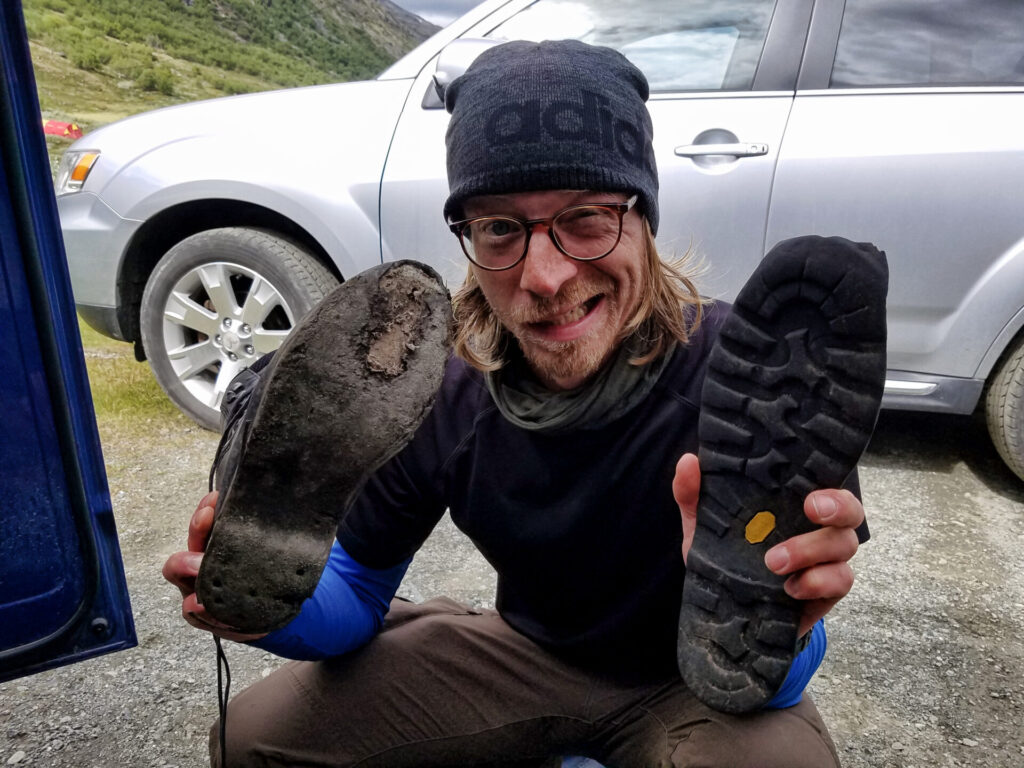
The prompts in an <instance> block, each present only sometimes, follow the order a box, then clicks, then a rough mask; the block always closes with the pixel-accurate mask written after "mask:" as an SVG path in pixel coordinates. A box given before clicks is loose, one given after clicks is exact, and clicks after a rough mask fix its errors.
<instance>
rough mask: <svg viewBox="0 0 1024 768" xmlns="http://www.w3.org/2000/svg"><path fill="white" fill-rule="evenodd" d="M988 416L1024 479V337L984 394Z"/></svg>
mask: <svg viewBox="0 0 1024 768" xmlns="http://www.w3.org/2000/svg"><path fill="white" fill-rule="evenodd" d="M985 417H986V420H987V421H988V432H989V434H990V435H991V436H992V442H993V443H995V445H996V450H997V451H999V455H1000V456H1002V457H1003V461H1005V462H1006V464H1007V465H1008V466H1009V467H1010V469H1012V470H1013V471H1014V472H1016V473H1017V476H1018V477H1020V478H1021V479H1024V339H1021V340H1018V341H1017V343H1016V346H1014V347H1013V348H1012V349H1011V350H1010V352H1009V353H1007V354H1006V355H1004V356H1003V359H1002V360H1001V361H1000V362H999V365H998V366H997V368H996V372H995V374H994V375H993V376H992V379H991V381H990V383H989V388H988V394H987V395H986V396H985Z"/></svg>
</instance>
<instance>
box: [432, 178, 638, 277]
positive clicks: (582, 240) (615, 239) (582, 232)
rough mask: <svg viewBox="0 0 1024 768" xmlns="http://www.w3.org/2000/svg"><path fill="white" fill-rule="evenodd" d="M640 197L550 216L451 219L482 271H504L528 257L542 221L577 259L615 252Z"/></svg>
mask: <svg viewBox="0 0 1024 768" xmlns="http://www.w3.org/2000/svg"><path fill="white" fill-rule="evenodd" d="M638 197H639V196H638V195H633V196H632V197H631V198H629V200H627V201H626V202H624V203H590V204H585V205H570V206H569V207H568V208H563V209H562V210H560V211H559V212H558V213H556V214H555V215H554V216H549V217H548V218H546V219H517V218H516V217H514V216H476V217H474V218H472V219H463V220H462V221H455V222H451V223H449V225H448V228H449V229H451V231H452V232H454V233H455V235H456V236H457V237H458V238H459V242H460V243H462V250H463V251H464V252H465V254H466V256H468V257H469V260H470V261H472V262H473V263H474V264H476V265H477V266H478V267H480V268H481V269H487V270H490V271H492V272H499V271H501V270H503V269H512V267H514V266H515V265H516V264H518V263H519V262H520V261H522V260H523V259H524V258H525V257H526V252H527V250H529V248H530V236H531V235H532V234H533V229H534V227H536V226H537V225H538V224H540V225H543V226H545V227H547V228H548V235H549V236H550V237H551V241H552V242H553V243H554V244H555V247H556V248H557V249H558V250H559V251H561V252H562V253H564V254H565V255H566V256H568V257H569V258H570V259H576V260H577V261H596V260H597V259H602V258H604V257H605V256H607V255H608V254H609V253H611V252H612V251H613V250H615V246H616V245H618V244H619V240H620V239H621V238H622V217H623V216H625V215H626V212H627V211H629V210H630V209H631V208H632V207H633V206H634V205H636V201H637V198H638Z"/></svg>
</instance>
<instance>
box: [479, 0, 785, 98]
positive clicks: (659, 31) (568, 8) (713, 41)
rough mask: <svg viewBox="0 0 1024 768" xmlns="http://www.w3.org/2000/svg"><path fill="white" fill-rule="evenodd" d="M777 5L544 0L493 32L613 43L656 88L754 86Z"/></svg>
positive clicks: (759, 0)
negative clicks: (762, 51) (769, 26)
mask: <svg viewBox="0 0 1024 768" xmlns="http://www.w3.org/2000/svg"><path fill="white" fill-rule="evenodd" d="M774 9H775V0H689V1H688V2H681V1H680V0H651V1H650V2H644V3H624V2H622V0H538V2H536V3H534V4H533V5H531V6H529V7H528V8H527V9H526V10H524V11H523V12H522V13H519V14H517V15H515V16H513V17H512V18H511V19H509V20H508V21H506V22H504V23H503V24H501V25H500V26H498V27H496V28H495V29H494V30H492V31H491V32H490V34H488V35H487V36H488V37H490V38H493V39H497V40H534V41H538V42H539V41H541V40H547V39H554V38H575V39H577V40H583V41H584V42H587V43H592V44H595V45H607V46H609V47H611V48H616V49H618V50H620V51H622V53H623V54H624V55H626V56H627V57H628V58H629V59H630V60H631V61H632V62H633V63H634V64H636V65H637V66H638V67H639V68H640V69H641V70H643V72H644V74H645V75H646V76H647V79H648V81H649V82H650V85H651V90H652V91H693V90H701V91H706V90H748V89H749V88H750V87H751V85H752V83H753V81H754V73H755V72H756V71H757V64H758V61H759V60H760V57H761V49H762V48H763V47H764V41H765V37H766V36H767V34H768V25H769V24H770V22H771V18H772V12H773V11H774ZM553 30H554V32H553Z"/></svg>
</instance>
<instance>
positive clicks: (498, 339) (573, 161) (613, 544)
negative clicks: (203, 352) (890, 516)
mask: <svg viewBox="0 0 1024 768" xmlns="http://www.w3.org/2000/svg"><path fill="white" fill-rule="evenodd" d="M646 98H647V84H646V81H645V80H644V78H643V75H642V74H641V73H640V72H639V71H638V70H637V69H636V68H635V67H633V66H632V65H631V64H630V63H629V62H628V61H627V60H626V59H625V58H624V57H622V56H621V55H619V54H617V53H615V52H613V51H611V50H609V49H604V48H593V47H590V46H586V45H583V44H581V43H575V42H549V43H541V44H531V43H509V44H505V45H502V46H499V47H496V48H494V49H491V50H489V51H487V52H485V53H484V54H482V55H481V56H480V57H479V59H478V60H477V61H476V62H475V63H474V64H473V65H472V66H471V67H470V68H469V70H468V71H467V73H466V75H464V76H463V77H462V78H459V79H458V80H456V81H455V82H454V83H453V84H452V85H451V86H450V87H449V89H448V92H447V94H446V105H447V107H448V109H449V111H450V112H451V113H452V120H451V125H450V127H449V131H448V135H447V139H446V141H447V147H448V171H449V184H450V189H451V194H450V196H449V198H448V200H447V202H446V204H445V215H446V216H447V218H448V220H449V222H451V223H452V228H453V231H454V232H455V233H456V234H457V235H458V236H459V238H460V241H461V243H462V246H463V250H464V252H465V253H466V255H467V257H468V258H469V259H470V262H471V264H470V267H469V274H468V277H467V281H466V284H465V285H464V286H463V288H462V289H461V290H460V291H459V293H458V295H457V296H456V297H455V314H456V320H457V323H458V337H457V340H456V351H457V353H458V357H457V358H455V359H453V360H452V361H451V362H450V364H449V365H448V369H447V372H446V374H445V380H444V383H443V384H442V386H441V390H440V392H439V393H438V396H437V401H436V403H435V405H434V407H433V409H432V411H431V412H430V414H429V415H428V416H427V419H426V421H425V422H424V423H423V425H422V426H421V427H420V428H419V430H418V431H417V433H416V435H415V436H414V437H413V439H412V442H411V443H410V444H409V445H408V446H407V447H406V448H405V449H404V450H403V451H402V452H401V453H400V454H398V455H397V456H395V457H394V458H393V459H392V460H391V461H389V462H387V463H386V464H385V465H384V466H382V467H381V468H380V470H379V471H377V472H376V473H375V474H374V475H373V476H372V477H371V478H370V480H369V482H368V483H367V485H366V487H365V489H364V490H363V492H362V493H361V494H359V496H358V498H356V500H355V502H354V504H353V506H352V508H351V509H350V510H349V511H348V512H347V514H346V515H345V518H344V520H343V521H342V523H341V525H340V526H339V529H338V540H337V542H336V543H335V545H334V550H333V551H332V553H331V558H330V561H329V563H328V566H327V569H326V570H325V572H324V575H323V577H322V579H321V583H320V585H319V586H318V587H317V591H316V593H315V594H314V596H313V598H312V599H311V600H310V601H308V602H307V603H306V604H305V605H304V606H303V609H302V611H301V613H300V614H299V616H298V617H297V618H296V619H295V620H294V621H292V622H291V623H290V624H289V625H288V626H286V627H284V628H283V629H281V630H278V631H276V632H273V633H271V634H270V635H267V636H265V637H253V636H247V635H241V634H239V633H237V632H233V631H232V630H231V629H230V628H229V627H225V626H223V625H220V624H219V623H218V622H216V621H215V620H214V619H212V617H210V616H209V615H208V614H207V613H206V611H205V610H204V609H203V607H202V606H201V605H199V604H198V603H197V602H196V599H195V595H194V589H195V577H196V574H197V572H198V568H199V563H200V561H201V557H202V556H201V554H200V553H201V552H202V550H203V547H204V543H205V540H206V536H207V534H208V532H209V529H210V526H211V523H212V517H213V504H214V501H215V496H213V495H211V496H207V497H206V498H205V499H204V500H203V501H202V502H201V503H200V506H199V508H198V509H197V511H196V513H195V515H194V516H193V519H192V523H191V526H190V530H189V552H187V553H185V552H183V553H178V554H176V555H174V556H172V557H171V558H170V559H169V560H168V563H167V565H166V566H165V569H164V570H165V575H166V576H167V578H168V579H169V580H171V581H172V582H173V583H175V584H176V585H178V586H179V587H180V588H181V591H182V594H183V596H184V604H183V612H184V614H185V617H186V619H187V620H188V621H189V623H191V624H193V625H194V626H197V627H199V628H202V629H206V630H210V631H213V632H214V633H215V634H217V635H219V636H221V637H225V638H228V639H236V640H241V641H250V642H254V643H255V644H256V645H258V646H260V647H263V648H267V649H270V650H274V651H275V652H278V653H280V654H282V655H285V656H289V657H291V658H297V659H308V660H306V661H298V662H295V663H293V664H289V665H286V666H285V667H284V668H282V669H281V670H278V671H277V672H275V673H274V674H272V675H271V676H269V677H268V678H267V679H265V680H263V681H261V682H259V683H257V684H256V685H254V686H252V687H251V688H249V689H248V690H246V691H245V692H243V693H242V694H240V695H239V696H237V697H235V699H234V700H233V701H232V702H231V705H230V706H229V708H228V720H227V722H228V727H227V736H226V741H227V744H226V747H227V749H226V755H227V761H228V764H229V765H231V766H232V768H234V766H243V765H261V766H266V765H281V766H284V765H324V766H327V765H331V766H335V765H360V766H371V765H379V766H419V765H441V766H448V765H494V766H499V765H509V766H512V765H515V766H548V765H551V766H556V765H558V764H559V759H558V758H559V756H563V755H571V754H580V755H587V756H590V757H593V758H594V759H596V760H599V761H600V762H601V763H603V764H604V765H607V766H644V767H649V766H670V765H677V766H688V765H694V766H696V765H714V766H729V767H730V768H731V767H733V766H754V765H756V766H761V767H762V768H765V767H766V766H785V768H796V767H797V766H808V767H809V768H810V767H811V766H813V767H814V768H821V766H827V765H837V764H838V759H837V757H836V753H835V749H834V747H833V745H832V742H831V740H830V738H829V736H828V733H827V730H826V728H825V726H824V724H823V723H822V722H821V719H820V717H819V716H818V713H817V711H816V710H815V708H814V705H813V704H812V703H811V701H810V700H809V699H808V698H807V697H806V696H801V692H802V689H803V686H804V685H805V684H806V681H807V679H809V677H810V675H811V674H812V673H813V671H814V667H816V665H817V662H818V661H819V660H820V657H821V654H822V653H823V651H824V638H823V635H822V632H820V631H816V632H814V633H813V635H812V637H814V638H816V639H815V640H814V642H813V643H812V644H811V646H812V647H810V648H808V650H807V651H804V652H803V653H802V654H801V655H800V656H799V657H798V658H797V660H796V662H794V665H793V671H792V672H791V674H790V678H792V679H789V678H787V681H786V686H784V688H787V686H788V688H787V690H785V691H783V692H780V694H779V695H777V696H776V698H775V699H773V700H772V701H769V702H767V705H766V706H765V707H763V708H762V709H760V710H758V711H756V712H753V713H750V714H746V715H729V714H723V713H720V712H718V711H715V710H713V709H711V708H709V707H707V706H706V705H704V704H702V703H701V702H700V701H699V700H698V699H696V698H695V697H694V695H693V694H692V693H691V692H690V690H689V689H688V688H687V686H686V685H685V684H684V682H683V681H682V680H681V679H680V676H679V672H678V670H677V668H676V659H675V648H676V636H677V632H678V618H679V603H680V596H681V592H682V585H683V580H684V555H685V554H686V553H687V550H688V548H689V546H690V545H691V543H692V540H693V531H694V527H695V524H696V522H695V521H696V512H697V506H698V497H699V489H700V469H699V467H698V463H697V459H696V457H695V456H694V455H693V452H694V451H695V450H696V449H697V445H698V438H697V417H698V409H699V403H700V391H701V384H702V381H703V377H704V371H705V367H706V358H707V355H708V352H709V350H710V349H711V348H712V344H713V341H714V338H715V335H716V332H717V329H718V328H719V326H720V325H721V323H722V319H723V315H724V314H725V313H724V311H723V310H722V309H721V308H720V307H715V306H711V307H705V306H704V305H703V303H702V301H701V300H700V299H699V297H698V295H697V294H696V291H695V290H694V288H693V286H692V284H691V283H690V282H689V281H688V280H687V279H686V278H685V277H683V276H682V275H681V274H680V273H679V272H678V271H676V270H674V269H673V268H671V267H669V266H666V265H664V264H663V263H662V262H661V261H660V259H659V258H658V255H657V252H656V250H655V248H654V242H653V234H654V233H655V232H656V231H657V225H658V218H659V211H658V201H657V176H656V171H655V168H654V161H653V152H652V148H651V134H652V131H651V123H650V118H649V115H648V114H647V111H646V107H645V105H644V101H645V100H646ZM446 508H448V509H450V511H451V515H452V518H453V520H454V522H455V523H456V525H458V526H459V527H460V528H461V529H462V530H463V531H464V532H465V533H466V534H467V535H468V536H469V537H470V538H471V539H472V540H473V541H474V543H475V544H476V545H477V546H478V547H479V549H480V550H481V551H482V553H483V554H484V556H485V557H486V558H487V559H488V560H489V561H490V563H491V564H492V565H494V567H495V568H496V570H497V572H498V578H499V583H498V596H497V608H498V610H497V611H496V612H495V611H476V610H472V609H468V608H465V607H463V606H459V605H457V604H455V603H453V602H451V601H449V600H445V599H438V600H432V601H428V602H426V603H424V604H422V605H415V604H410V603H403V602H402V601H394V602H390V601H391V598H392V597H393V595H394V593H395V590H396V589H397V587H398V584H399V582H400V580H401V578H402V575H403V574H404V572H405V569H406V567H407V566H408V564H409V561H410V560H411V558H412V556H413V554H414V553H415V552H416V550H417V549H418V548H419V546H420V545H421V544H422V543H423V541H424V540H425V539H426V537H427V536H428V535H429V533H430V531H431V529H432V528H433V526H434V525H435V524H436V522H437V521H438V520H439V519H440V517H441V515H442V514H443V513H444V511H445V509H446ZM804 508H805V510H806V514H807V517H808V518H809V519H810V521H812V522H813V523H817V524H820V525H821V526H822V527H821V528H820V529H818V530H814V531H812V532H810V533H807V534H803V535H801V536H798V537H795V538H792V539H790V540H788V541H785V542H784V543H782V544H779V545H778V546H776V547H774V548H773V549H771V550H770V551H769V552H768V554H767V556H766V560H767V562H768V563H769V564H770V565H771V566H772V569H773V570H774V571H775V572H777V573H779V574H785V575H790V578H789V580H788V582H787V586H786V590H787V592H789V594H790V595H792V596H793V597H794V598H797V599H798V600H801V601H803V602H802V603H801V605H802V606H803V609H802V611H801V614H800V617H799V634H800V635H804V634H806V633H807V632H808V631H809V630H810V629H811V627H813V626H814V625H815V624H817V623H818V622H819V620H820V619H821V618H822V616H824V614H825V613H827V612H828V610H829V609H830V608H831V607H832V606H833V605H834V604H835V603H836V602H837V601H838V600H839V599H840V598H842V597H843V596H844V595H845V594H846V593H847V592H848V591H849V589H850V587H851V586H852V580H853V577H852V572H851V570H850V568H849V565H848V564H847V561H848V560H849V559H850V558H851V557H852V556H853V554H854V553H855V552H856V549H857V544H858V537H857V534H856V533H855V529H857V528H858V526H861V525H862V523H863V521H864V513H863V508H862V507H861V505H860V503H859V502H858V500H857V499H856V498H855V497H854V496H853V495H852V494H851V493H850V492H849V491H846V490H818V491H815V492H813V493H811V494H810V495H809V496H808V497H807V500H806V503H805V505H804ZM680 521H681V525H680ZM389 603H390V606H389ZM385 612H386V615H385ZM805 654H806V656H805ZM780 707H785V708H780ZM211 733H212V737H211V738H212V743H211V755H212V758H213V760H214V763H215V764H217V763H218V761H219V759H220V748H221V747H220V745H219V743H218V738H219V736H218V732H217V729H216V728H215V729H213V731H212V732H211Z"/></svg>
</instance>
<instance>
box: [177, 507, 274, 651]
mask: <svg viewBox="0 0 1024 768" xmlns="http://www.w3.org/2000/svg"><path fill="white" fill-rule="evenodd" d="M216 506H217V491H212V492H211V493H208V494H206V495H205V496H204V497H203V498H202V500H201V501H200V502H199V506H198V507H196V511H195V512H193V513H192V519H191V520H190V521H189V524H188V551H187V552H175V553H174V554H173V555H171V556H170V557H169V558H167V562H166V563H164V570H163V574H164V578H165V579H167V580H168V581H169V582H171V584H173V585H174V586H176V587H177V588H178V589H179V590H180V591H181V596H182V598H183V599H182V604H181V615H182V616H184V617H185V621H187V622H188V623H189V624H191V625H192V626H193V627H197V628H199V629H204V630H206V631H207V632H212V633H213V634H215V635H217V636H219V637H223V638H224V639H225V640H235V641H237V642H240V643H244V642H248V641H249V640H258V639H259V638H261V637H264V636H265V635H264V634H258V635H247V634H243V633H241V632H236V631H235V630H234V629H232V628H231V627H229V626H227V625H226V624H222V623H221V622H219V621H217V620H216V619H215V618H213V617H212V616H210V615H209V614H208V613H207V612H206V609H205V608H203V606H202V605H201V604H200V603H199V600H198V598H197V597H196V576H198V574H199V565H200V564H201V563H202V562H203V552H205V551H206V540H207V539H208V538H209V537H210V530H211V529H212V528H213V511H214V508H215V507H216Z"/></svg>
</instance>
